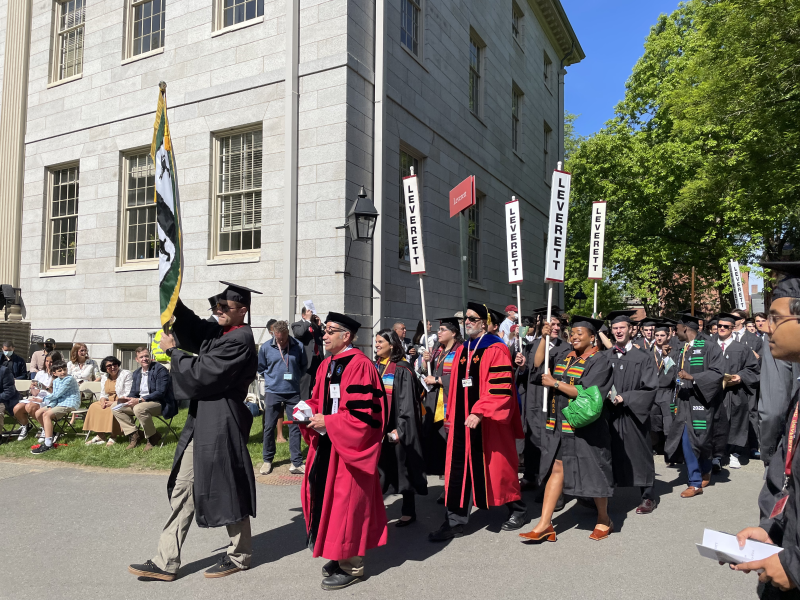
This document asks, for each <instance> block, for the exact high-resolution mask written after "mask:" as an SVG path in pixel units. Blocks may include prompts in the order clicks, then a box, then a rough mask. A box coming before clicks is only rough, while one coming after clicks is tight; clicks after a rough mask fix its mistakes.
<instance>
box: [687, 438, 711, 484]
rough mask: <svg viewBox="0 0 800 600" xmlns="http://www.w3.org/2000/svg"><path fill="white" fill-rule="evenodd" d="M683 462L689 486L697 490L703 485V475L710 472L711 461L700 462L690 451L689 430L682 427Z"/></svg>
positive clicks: (691, 450)
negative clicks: (684, 462)
mask: <svg viewBox="0 0 800 600" xmlns="http://www.w3.org/2000/svg"><path fill="white" fill-rule="evenodd" d="M681 443H682V444H683V460H685V461H686V472H687V474H688V475H689V485H690V486H692V487H696V488H699V487H700V486H701V485H702V484H703V475H704V474H705V473H710V472H711V461H710V460H708V459H704V460H700V459H698V458H697V457H696V456H695V454H694V450H693V449H692V441H691V440H690V439H689V430H688V429H686V426H685V425H684V427H683V438H682V439H681Z"/></svg>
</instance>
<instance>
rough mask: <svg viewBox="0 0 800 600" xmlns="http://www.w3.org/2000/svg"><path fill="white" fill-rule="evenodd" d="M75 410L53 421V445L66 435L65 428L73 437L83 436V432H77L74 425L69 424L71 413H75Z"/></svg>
mask: <svg viewBox="0 0 800 600" xmlns="http://www.w3.org/2000/svg"><path fill="white" fill-rule="evenodd" d="M75 410H80V409H75ZM75 410H73V411H71V412H68V413H67V414H65V415H64V416H63V417H61V418H60V419H57V420H55V421H53V443H54V444H55V443H56V442H57V441H58V438H60V437H61V436H62V435H66V434H67V428H69V429H70V430H71V431H72V433H74V434H75V435H83V431H78V430H77V429H75V427H74V425H73V424H72V422H71V419H72V413H73V412H75Z"/></svg>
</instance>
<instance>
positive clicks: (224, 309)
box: [214, 304, 233, 312]
mask: <svg viewBox="0 0 800 600" xmlns="http://www.w3.org/2000/svg"><path fill="white" fill-rule="evenodd" d="M231 308H233V307H232V306H228V305H227V304H217V305H216V306H215V307H214V310H218V311H219V312H228V311H229V310H230V309H231Z"/></svg>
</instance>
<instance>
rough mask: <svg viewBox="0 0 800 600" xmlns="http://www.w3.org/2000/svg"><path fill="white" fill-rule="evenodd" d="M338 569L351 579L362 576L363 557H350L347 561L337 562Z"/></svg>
mask: <svg viewBox="0 0 800 600" xmlns="http://www.w3.org/2000/svg"><path fill="white" fill-rule="evenodd" d="M339 568H340V569H341V570H342V571H344V572H345V573H347V574H348V575H352V576H353V577H363V576H364V557H363V556H351V557H350V558H348V559H345V560H340V561H339Z"/></svg>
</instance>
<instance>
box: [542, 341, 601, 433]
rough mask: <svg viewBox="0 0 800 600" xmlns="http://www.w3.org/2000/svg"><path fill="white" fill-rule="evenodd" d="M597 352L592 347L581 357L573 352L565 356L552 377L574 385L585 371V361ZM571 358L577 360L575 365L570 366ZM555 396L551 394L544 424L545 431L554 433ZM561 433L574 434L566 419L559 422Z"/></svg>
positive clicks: (596, 349) (595, 348) (597, 349)
mask: <svg viewBox="0 0 800 600" xmlns="http://www.w3.org/2000/svg"><path fill="white" fill-rule="evenodd" d="M599 350H600V349H599V348H598V347H597V346H594V347H593V348H591V349H590V350H589V351H588V352H587V353H586V354H584V355H583V356H578V355H577V354H575V351H574V350H573V351H572V352H570V353H569V354H568V355H567V356H566V358H565V359H564V361H563V362H560V363H558V364H557V365H556V367H555V369H553V377H555V378H556V379H558V380H559V381H564V379H565V377H569V384H570V385H575V381H576V380H578V379H580V378H581V377H582V376H583V372H584V371H585V370H586V361H587V360H589V359H590V358H591V357H592V356H594V355H595V354H596V353H597V352H598V351H599ZM573 358H576V359H577V361H576V362H575V364H572V359H573ZM556 396H557V394H556V393H553V394H551V399H550V415H549V418H548V419H547V422H546V423H545V429H546V430H547V431H554V430H555V428H556V410H557V404H558V403H557V402H556ZM561 431H562V432H564V433H574V429H573V428H572V425H570V424H569V423H568V422H567V420H566V419H562V420H561Z"/></svg>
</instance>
